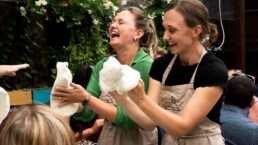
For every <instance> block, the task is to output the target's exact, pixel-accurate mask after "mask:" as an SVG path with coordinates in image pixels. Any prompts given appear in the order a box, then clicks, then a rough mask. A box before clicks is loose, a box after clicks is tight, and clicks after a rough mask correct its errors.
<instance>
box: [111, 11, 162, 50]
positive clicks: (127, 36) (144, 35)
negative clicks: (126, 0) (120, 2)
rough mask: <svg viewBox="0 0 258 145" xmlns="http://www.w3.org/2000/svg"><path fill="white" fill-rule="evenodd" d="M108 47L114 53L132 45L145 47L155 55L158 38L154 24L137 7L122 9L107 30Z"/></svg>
mask: <svg viewBox="0 0 258 145" xmlns="http://www.w3.org/2000/svg"><path fill="white" fill-rule="evenodd" d="M109 33H110V45H111V46H112V47H113V49H114V50H115V51H117V49H119V48H121V47H123V48H124V47H127V48H131V47H132V45H137V47H145V48H147V49H148V50H150V51H151V53H150V54H155V52H156V49H157V46H158V38H157V34H156V28H155V25H154V22H153V21H152V20H151V19H149V18H147V17H146V16H145V14H144V12H143V11H142V10H140V9H139V8H137V7H122V8H121V9H119V10H118V12H117V14H116V16H115V17H114V18H113V20H112V23H111V25H110V28H109Z"/></svg>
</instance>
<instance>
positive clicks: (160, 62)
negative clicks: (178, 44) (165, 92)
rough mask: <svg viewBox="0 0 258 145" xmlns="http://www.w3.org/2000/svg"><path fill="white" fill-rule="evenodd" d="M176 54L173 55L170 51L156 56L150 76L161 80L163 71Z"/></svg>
mask: <svg viewBox="0 0 258 145" xmlns="http://www.w3.org/2000/svg"><path fill="white" fill-rule="evenodd" d="M174 56H175V55H173V54H172V53H171V52H168V53H167V54H165V55H163V56H161V57H159V58H156V59H155V60H154V62H153V64H152V67H151V71H150V77H152V78H153V79H155V80H158V81H161V78H162V75H163V73H164V72H165V70H166V68H167V66H168V64H169V63H170V61H171V60H172V58H173V57H174Z"/></svg>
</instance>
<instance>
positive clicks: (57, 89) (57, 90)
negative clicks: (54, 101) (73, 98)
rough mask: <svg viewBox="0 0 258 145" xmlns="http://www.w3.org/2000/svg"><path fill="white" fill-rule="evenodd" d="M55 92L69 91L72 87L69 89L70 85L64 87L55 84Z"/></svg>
mask: <svg viewBox="0 0 258 145" xmlns="http://www.w3.org/2000/svg"><path fill="white" fill-rule="evenodd" d="M54 89H55V92H64V93H68V92H69V90H70V89H68V87H64V86H57V85H56V86H55V87H54Z"/></svg>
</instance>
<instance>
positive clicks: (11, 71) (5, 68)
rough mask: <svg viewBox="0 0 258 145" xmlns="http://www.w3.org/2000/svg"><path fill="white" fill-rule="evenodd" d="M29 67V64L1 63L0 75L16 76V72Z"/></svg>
mask: <svg viewBox="0 0 258 145" xmlns="http://www.w3.org/2000/svg"><path fill="white" fill-rule="evenodd" d="M27 67H29V64H18V65H0V76H4V75H6V76H16V72H17V71H18V70H20V69H25V68H27Z"/></svg>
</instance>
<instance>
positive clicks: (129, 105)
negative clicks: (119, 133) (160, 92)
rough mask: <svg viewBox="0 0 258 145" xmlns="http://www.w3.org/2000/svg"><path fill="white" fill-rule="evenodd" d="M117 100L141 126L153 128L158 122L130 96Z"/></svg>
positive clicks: (146, 128) (147, 128) (148, 128)
mask: <svg viewBox="0 0 258 145" xmlns="http://www.w3.org/2000/svg"><path fill="white" fill-rule="evenodd" d="M122 97H123V98H121V99H118V100H116V101H117V103H118V104H119V105H120V106H121V108H122V109H123V110H124V111H125V112H126V113H127V115H128V116H129V117H130V118H131V119H132V120H133V121H134V122H135V123H136V124H137V125H138V126H140V127H141V128H143V129H145V130H153V129H154V128H155V127H156V124H155V123H154V122H153V121H152V120H151V119H150V118H149V117H148V116H147V115H146V114H145V113H144V112H143V111H142V110H141V109H140V108H139V107H138V106H137V105H136V104H135V103H134V102H133V101H132V100H131V99H130V98H128V97H125V96H122Z"/></svg>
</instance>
